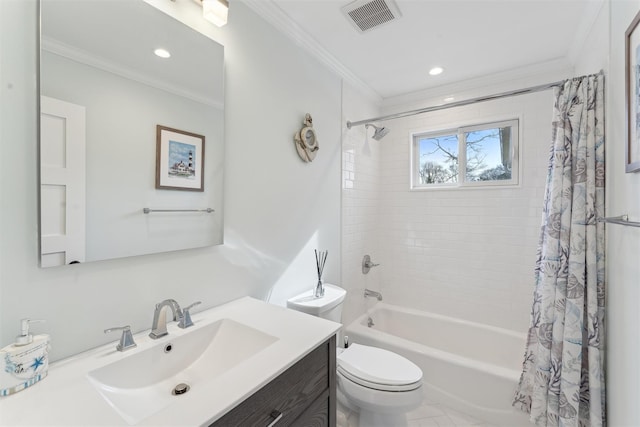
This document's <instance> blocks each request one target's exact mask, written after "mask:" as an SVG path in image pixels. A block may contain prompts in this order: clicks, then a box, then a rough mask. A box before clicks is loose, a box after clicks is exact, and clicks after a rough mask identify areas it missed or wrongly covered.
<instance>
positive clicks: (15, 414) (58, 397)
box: [0, 297, 340, 426]
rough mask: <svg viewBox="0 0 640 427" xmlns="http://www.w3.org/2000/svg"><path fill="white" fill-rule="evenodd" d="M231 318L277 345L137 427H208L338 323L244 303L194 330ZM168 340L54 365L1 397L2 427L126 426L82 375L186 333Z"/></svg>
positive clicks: (205, 314)
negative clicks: (39, 377) (35, 380)
mask: <svg viewBox="0 0 640 427" xmlns="http://www.w3.org/2000/svg"><path fill="white" fill-rule="evenodd" d="M222 319H230V320H234V321H237V322H240V323H242V324H244V325H247V326H249V327H251V328H254V329H257V330H259V331H261V332H263V333H265V334H269V335H271V336H273V337H275V338H277V340H275V342H273V343H272V344H270V345H269V346H267V347H265V348H264V349H262V350H260V351H259V352H258V353H256V354H254V355H253V356H251V357H250V358H249V359H247V360H245V361H243V362H241V363H239V364H237V365H236V366H234V367H232V368H230V369H229V370H227V371H225V372H224V373H222V374H221V375H219V376H218V377H217V379H216V381H214V382H212V383H209V384H204V385H202V386H201V389H199V390H197V392H193V391H195V390H193V391H192V392H190V393H187V394H184V395H182V396H176V401H175V402H174V403H171V404H170V405H168V406H166V407H165V408H163V409H161V410H160V411H159V412H156V413H154V414H153V415H151V416H149V417H147V418H145V419H143V420H142V421H140V422H139V423H137V424H135V425H142V426H198V425H208V424H210V423H212V422H213V421H215V420H217V419H218V418H220V417H221V416H222V415H224V414H225V413H226V412H228V411H229V410H230V409H232V408H233V407H235V406H236V405H238V404H239V403H241V402H242V401H243V400H245V399H246V398H247V397H249V396H251V395H252V394H253V393H254V392H255V391H257V390H259V389H260V388H262V387H263V386H264V385H265V384H267V383H269V382H270V381H271V380H272V379H274V378H275V377H277V376H278V375H280V374H281V373H282V372H284V371H285V370H286V369H287V368H289V367H290V366H292V365H293V364H294V363H295V362H297V361H298V360H300V359H302V358H303V357H304V356H306V355H307V354H308V353H309V352H310V351H311V350H313V349H314V348H315V347H316V346H318V345H319V344H321V343H322V342H324V341H325V340H327V339H328V338H330V337H331V336H332V335H334V334H335V333H336V332H337V331H338V329H339V328H340V324H338V323H335V322H331V321H328V320H324V319H320V318H317V317H313V316H309V315H306V314H304V313H299V312H296V311H293V310H289V309H286V308H284V307H280V306H275V305H272V304H268V303H266V302H264V301H260V300H257V299H254V298H251V297H244V298H240V299H238V300H235V301H232V302H229V303H227V304H224V305H221V306H218V307H214V308H212V309H209V310H206V311H202V312H199V313H196V314H193V321H194V323H195V326H193V328H197V327H202V326H206V325H209V324H211V323H213V322H216V321H219V320H222ZM167 329H168V331H169V335H167V336H165V337H162V338H160V339H158V340H152V339H151V338H149V337H148V332H149V331H145V332H140V333H138V334H136V335H134V339H135V341H136V343H137V344H138V347H137V348H135V349H132V350H129V351H127V352H118V351H116V348H115V344H116V343H115V342H113V343H109V344H106V345H104V346H101V347H98V348H96V349H93V350H89V351H87V352H84V353H81V354H78V355H76V356H73V357H70V358H67V359H64V360H61V361H58V362H55V363H52V364H51V365H50V367H49V375H48V376H47V378H45V379H43V380H42V381H41V382H40V383H38V384H35V385H33V386H32V387H30V388H28V389H26V390H23V391H21V392H19V393H17V394H15V395H11V396H7V397H1V398H0V425H2V426H18V425H58V426H60V425H64V426H117V425H121V426H127V425H130V424H129V423H128V422H127V421H126V420H125V419H124V418H123V417H121V416H120V415H119V414H118V413H117V412H116V411H115V410H114V409H113V408H112V407H111V406H110V405H109V403H108V402H107V400H105V398H103V397H102V395H101V394H100V393H99V392H98V391H97V389H96V387H94V385H93V384H92V383H91V381H90V380H89V378H88V373H89V372H91V371H93V370H95V369H98V368H101V367H103V366H106V365H109V364H111V363H114V362H117V361H118V360H120V359H123V358H125V357H128V356H130V355H133V354H134V353H135V352H138V351H144V350H145V349H148V348H151V347H153V346H155V345H158V343H160V342H165V341H166V343H169V342H171V339H172V338H174V339H175V337H178V336H180V335H181V334H186V333H188V332H189V329H191V328H189V329H186V330H182V329H179V328H178V327H177V323H176V322H171V323H169V324H168V325H167Z"/></svg>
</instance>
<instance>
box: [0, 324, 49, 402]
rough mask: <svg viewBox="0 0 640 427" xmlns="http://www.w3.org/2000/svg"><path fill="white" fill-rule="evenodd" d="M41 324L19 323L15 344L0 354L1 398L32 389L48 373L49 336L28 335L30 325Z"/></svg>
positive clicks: (0, 351) (2, 350)
mask: <svg viewBox="0 0 640 427" xmlns="http://www.w3.org/2000/svg"><path fill="white" fill-rule="evenodd" d="M43 321H44V320H31V319H22V320H21V321H20V326H21V328H20V329H21V331H20V335H18V336H17V337H16V341H15V342H14V343H13V344H11V345H8V346H6V347H4V348H3V349H1V350H0V396H8V395H10V394H13V393H17V392H19V391H21V390H24V389H25V388H27V387H29V386H32V385H33V384H35V383H37V382H38V381H40V380H41V379H43V378H45V377H46V376H47V372H48V370H49V349H50V348H51V346H50V344H49V343H50V341H49V335H45V334H42V335H35V336H34V335H31V334H30V333H29V325H30V324H31V323H36V322H43Z"/></svg>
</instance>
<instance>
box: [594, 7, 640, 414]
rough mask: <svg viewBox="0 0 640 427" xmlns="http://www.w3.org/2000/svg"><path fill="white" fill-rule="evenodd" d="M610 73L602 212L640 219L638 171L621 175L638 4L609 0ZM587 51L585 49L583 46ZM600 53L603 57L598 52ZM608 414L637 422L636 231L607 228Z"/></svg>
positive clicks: (639, 249)
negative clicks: (628, 64)
mask: <svg viewBox="0 0 640 427" xmlns="http://www.w3.org/2000/svg"><path fill="white" fill-rule="evenodd" d="M609 5H610V10H609V13H610V16H606V17H603V19H602V20H603V21H604V20H605V19H606V18H609V19H610V21H609V23H610V27H607V25H606V22H603V23H602V24H601V25H600V27H601V28H607V29H608V28H610V37H609V72H608V74H607V76H606V91H607V103H606V109H607V110H606V120H607V122H606V138H607V140H606V156H607V161H606V174H607V176H606V179H607V181H606V212H607V215H609V216H617V215H622V214H628V215H629V218H630V219H631V220H633V221H640V197H639V195H640V173H633V174H627V173H625V170H624V169H625V168H624V165H625V144H626V139H625V138H626V132H625V110H624V105H625V101H624V99H625V92H624V91H625V89H624V81H625V73H624V70H625V66H624V57H625V55H624V44H625V43H624V33H625V31H626V29H627V27H628V26H629V24H630V23H631V21H632V19H633V18H634V16H635V15H636V13H638V11H640V2H639V1H637V0H633V1H619V0H613V1H611V2H610V3H609ZM585 51H586V52H589V49H588V48H585ZM602 56H604V55H602ZM606 232H607V252H606V257H607V313H606V315H607V318H606V321H607V325H606V327H607V344H606V345H607V360H606V363H607V404H608V407H607V412H608V422H609V425H612V426H637V425H640V407H639V406H638V397H639V396H640V367H639V365H638V360H639V359H640V332H638V331H639V329H638V325H639V324H640V314H639V310H638V305H639V304H640V287H639V285H640V281H639V279H638V278H640V263H639V262H638V254H640V229H639V228H632V227H622V226H617V225H608V226H607V231H606Z"/></svg>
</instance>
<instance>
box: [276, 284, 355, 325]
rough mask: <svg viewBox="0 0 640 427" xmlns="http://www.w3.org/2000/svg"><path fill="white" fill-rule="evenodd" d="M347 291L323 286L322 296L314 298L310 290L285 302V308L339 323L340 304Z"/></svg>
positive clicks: (336, 287) (328, 285) (340, 315)
mask: <svg viewBox="0 0 640 427" xmlns="http://www.w3.org/2000/svg"><path fill="white" fill-rule="evenodd" d="M346 294H347V291H345V290H344V289H342V288H341V287H339V286H336V285H332V284H329V283H325V284H324V296H322V297H318V298H316V297H315V296H314V290H313V289H311V290H309V291H307V292H304V293H302V294H300V295H297V296H295V297H293V298H290V299H288V300H287V307H288V308H291V309H293V310H297V311H302V312H303V313H307V314H311V315H313V316H318V317H322V318H323V319H327V320H332V321H334V322H338V323H340V320H341V319H342V304H343V302H344V297H345V295H346Z"/></svg>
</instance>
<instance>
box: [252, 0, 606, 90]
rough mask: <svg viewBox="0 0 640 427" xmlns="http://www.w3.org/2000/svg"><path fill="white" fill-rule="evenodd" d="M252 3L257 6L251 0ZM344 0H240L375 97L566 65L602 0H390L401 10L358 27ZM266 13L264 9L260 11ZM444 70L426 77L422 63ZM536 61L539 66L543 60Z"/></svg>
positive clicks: (425, 69) (577, 48)
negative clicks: (365, 28)
mask: <svg viewBox="0 0 640 427" xmlns="http://www.w3.org/2000/svg"><path fill="white" fill-rule="evenodd" d="M258 2H259V3H260V5H259V6H258V7H255V6H256V3H258ZM351 2H352V0H255V1H248V3H249V4H250V5H251V4H252V3H253V6H252V7H254V9H255V10H257V11H258V12H259V13H260V12H262V13H266V14H267V15H271V18H273V17H274V16H276V17H277V19H271V21H272V22H275V23H277V24H278V25H279V26H280V27H281V28H282V29H283V30H284V31H285V32H287V33H288V34H289V35H291V36H292V37H296V38H303V39H305V40H306V43H303V45H306V46H307V47H309V48H310V49H311V50H313V51H314V52H315V53H317V54H319V55H320V56H321V57H324V59H325V61H327V58H328V60H329V61H331V62H333V63H334V64H335V65H336V66H337V68H340V67H344V69H345V70H344V71H345V72H346V73H351V74H352V77H353V78H354V79H356V80H359V81H360V82H361V84H362V86H364V87H368V88H370V89H372V90H373V91H374V92H375V93H377V94H378V95H379V96H380V97H381V98H390V97H394V96H399V95H403V94H407V93H412V92H417V91H423V90H428V89H432V88H434V87H438V86H442V85H450V84H454V83H457V82H461V81H466V80H470V79H478V78H483V77H487V76H491V75H494V74H496V73H502V74H504V72H508V71H510V70H520V71H521V70H522V69H523V68H525V69H526V68H527V67H531V68H536V69H538V70H539V69H541V67H540V64H556V66H557V64H558V63H562V64H566V66H570V65H571V64H572V62H573V61H574V60H575V55H576V52H577V51H578V50H579V49H580V48H581V47H582V43H583V40H584V38H585V36H586V35H587V33H588V31H589V29H590V28H591V26H592V25H593V22H594V20H595V18H596V17H597V14H598V12H599V10H600V7H601V6H602V4H603V1H602V0H396V3H397V5H398V7H399V9H400V12H401V15H402V16H401V17H400V19H398V20H395V21H392V22H390V23H387V24H385V25H383V26H380V27H378V28H375V29H373V30H371V31H369V32H365V33H358V32H357V31H356V30H355V29H354V27H353V25H352V24H351V23H350V22H348V21H347V18H346V17H345V15H344V14H343V13H342V11H341V8H342V7H343V6H345V5H347V4H349V3H351ZM267 18H268V17H267ZM434 66H441V67H443V68H444V69H445V72H444V73H443V74H441V75H439V76H436V77H432V76H430V75H429V74H428V71H429V69H430V68H432V67H434ZM543 68H544V67H543Z"/></svg>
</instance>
